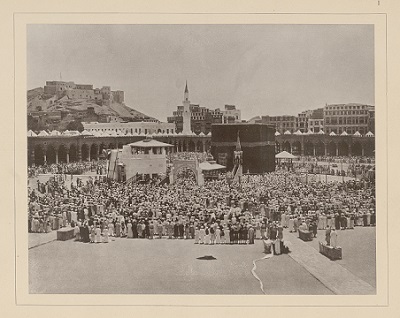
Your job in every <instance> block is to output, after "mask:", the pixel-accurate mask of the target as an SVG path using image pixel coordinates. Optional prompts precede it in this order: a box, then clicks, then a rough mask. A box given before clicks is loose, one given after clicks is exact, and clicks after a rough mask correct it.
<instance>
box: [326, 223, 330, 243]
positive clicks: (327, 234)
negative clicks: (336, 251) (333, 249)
mask: <svg viewBox="0 0 400 318" xmlns="http://www.w3.org/2000/svg"><path fill="white" fill-rule="evenodd" d="M325 241H326V245H328V246H330V245H331V228H330V227H329V226H327V227H326V230H325Z"/></svg>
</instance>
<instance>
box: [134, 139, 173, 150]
mask: <svg viewBox="0 0 400 318" xmlns="http://www.w3.org/2000/svg"><path fill="white" fill-rule="evenodd" d="M128 146H131V147H138V148H154V147H173V145H170V144H167V143H165V142H161V141H158V140H154V139H143V140H140V141H136V142H133V143H131V144H128Z"/></svg>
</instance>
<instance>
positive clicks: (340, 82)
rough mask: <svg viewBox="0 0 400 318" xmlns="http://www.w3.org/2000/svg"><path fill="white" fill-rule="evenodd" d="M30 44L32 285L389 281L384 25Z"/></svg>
mask: <svg viewBox="0 0 400 318" xmlns="http://www.w3.org/2000/svg"><path fill="white" fill-rule="evenodd" d="M26 41H27V42H26V56H27V60H26V61H27V62H26V63H27V74H26V76H27V79H26V81H27V92H26V94H27V95H26V114H27V127H26V132H27V167H26V168H27V171H28V180H27V194H28V206H27V214H26V215H27V220H26V221H27V225H28V227H27V229H26V232H27V233H28V269H29V293H30V294H143V295H154V294H171V295H375V294H376V286H377V279H376V261H377V259H376V227H377V226H379V224H377V214H379V213H380V211H377V209H376V193H375V192H376V185H375V66H374V65H375V64H374V58H375V56H374V45H375V42H374V25H373V24H118V25H116V24H29V25H27V27H26Z"/></svg>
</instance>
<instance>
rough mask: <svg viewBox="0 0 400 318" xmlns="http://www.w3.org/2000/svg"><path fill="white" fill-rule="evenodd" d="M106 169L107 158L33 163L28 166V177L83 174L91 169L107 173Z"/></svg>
mask: <svg viewBox="0 0 400 318" xmlns="http://www.w3.org/2000/svg"><path fill="white" fill-rule="evenodd" d="M106 169H107V167H106V161H105V160H98V161H86V162H84V161H82V162H70V163H54V164H45V165H41V166H35V165H33V166H29V167H28V177H29V178H33V177H36V176H37V175H39V174H68V175H71V174H72V175H81V174H84V173H86V172H89V171H91V172H94V171H95V172H96V174H99V175H100V174H102V175H104V174H106V171H107V170H106Z"/></svg>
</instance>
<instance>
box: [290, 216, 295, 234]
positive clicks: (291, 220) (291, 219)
mask: <svg viewBox="0 0 400 318" xmlns="http://www.w3.org/2000/svg"><path fill="white" fill-rule="evenodd" d="M293 231H294V219H293V218H290V219H289V232H293Z"/></svg>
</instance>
